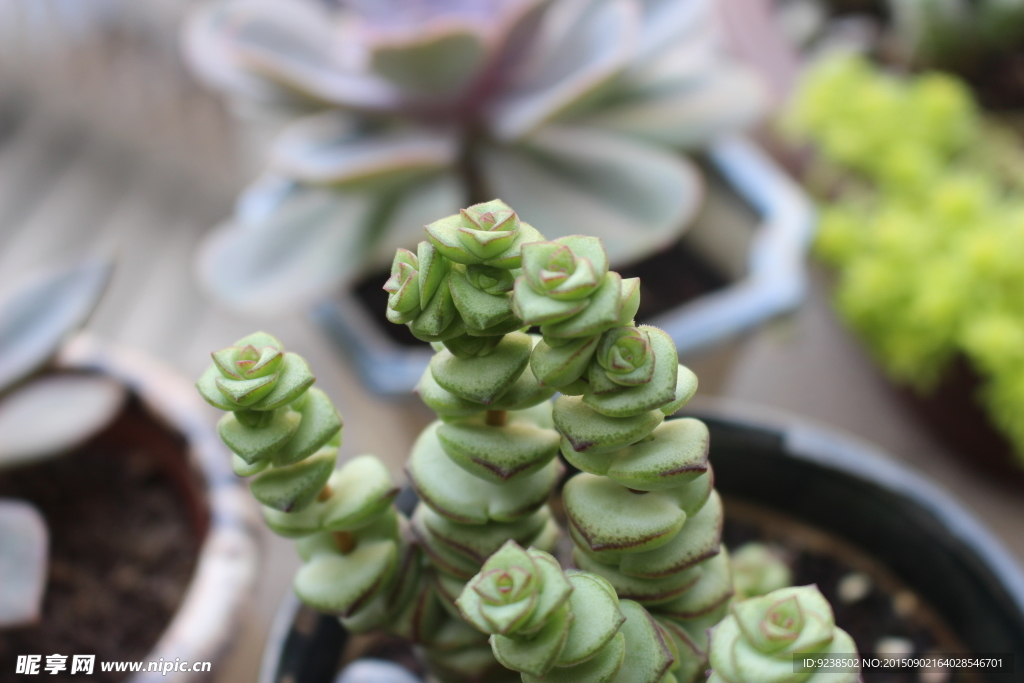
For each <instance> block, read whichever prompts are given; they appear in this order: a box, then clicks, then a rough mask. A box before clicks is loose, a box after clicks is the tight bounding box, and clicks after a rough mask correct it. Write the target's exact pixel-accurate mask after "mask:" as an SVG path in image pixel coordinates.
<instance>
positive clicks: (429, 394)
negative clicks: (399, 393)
mask: <svg viewBox="0 0 1024 683" xmlns="http://www.w3.org/2000/svg"><path fill="white" fill-rule="evenodd" d="M415 391H416V393H417V394H418V395H419V397H420V398H421V399H422V400H423V402H424V403H425V404H427V407H428V408H430V409H431V410H433V411H434V412H435V413H437V414H438V416H439V417H440V418H441V419H442V420H452V419H455V418H459V417H469V416H471V415H476V414H477V413H480V412H482V411H484V410H485V409H486V406H483V405H481V404H479V403H476V402H474V401H467V400H466V399H464V398H459V397H458V396H456V395H455V394H453V393H452V392H450V391H447V390H446V389H444V388H442V387H441V385H439V384H438V383H437V381H435V380H434V373H432V372H431V371H430V368H429V367H427V368H424V370H423V374H422V375H420V381H419V384H417V385H416V389H415Z"/></svg>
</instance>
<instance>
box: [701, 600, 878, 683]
mask: <svg viewBox="0 0 1024 683" xmlns="http://www.w3.org/2000/svg"><path fill="white" fill-rule="evenodd" d="M856 652H857V646H856V645H855V644H854V642H853V638H851V637H850V635H849V634H848V633H847V632H846V631H844V630H842V629H841V628H838V627H837V626H836V623H835V618H834V617H833V615H832V607H831V606H830V605H829V604H828V600H826V599H825V596H823V595H822V594H821V591H819V590H818V588H817V586H797V587H793V588H782V589H779V590H776V591H774V592H772V593H769V594H768V595H764V596H761V597H756V598H750V599H749V600H743V601H741V602H736V603H734V604H733V605H732V606H731V607H730V609H729V616H727V617H726V618H725V619H723V620H722V622H721V623H720V624H718V626H716V627H715V628H714V630H713V631H712V634H711V666H712V668H713V669H714V672H713V673H712V674H711V677H710V678H709V679H708V683H781V682H782V681H828V682H829V683H856V682H857V681H859V680H860V668H859V667H857V666H850V667H847V668H845V669H844V668H842V667H838V666H834V667H829V668H828V669H827V671H819V670H818V668H816V667H815V666H803V667H800V664H801V662H800V659H801V658H795V657H794V655H796V654H800V655H818V656H823V655H832V656H835V658H836V659H837V660H843V659H852V657H853V655H854V653H856ZM811 659H812V662H811V663H812V664H813V657H812V658H811Z"/></svg>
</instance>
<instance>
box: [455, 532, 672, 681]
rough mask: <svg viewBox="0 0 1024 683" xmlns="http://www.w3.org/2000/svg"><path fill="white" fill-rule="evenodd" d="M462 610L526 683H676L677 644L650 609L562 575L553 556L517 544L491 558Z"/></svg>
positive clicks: (591, 578) (588, 577)
mask: <svg viewBox="0 0 1024 683" xmlns="http://www.w3.org/2000/svg"><path fill="white" fill-rule="evenodd" d="M457 604H458V606H459V610H460V611H461V612H462V615H463V616H464V617H465V619H466V621H468V622H469V623H471V624H472V625H473V626H475V627H476V628H478V629H480V630H481V631H484V632H485V633H490V634H491V637H490V643H491V648H492V649H493V651H494V655H495V657H497V659H498V661H499V662H501V663H502V665H503V666H505V667H506V668H508V669H511V670H513V671H518V672H520V673H521V674H522V680H523V681H524V683H533V682H539V681H547V680H551V681H588V682H591V683H602V682H604V681H613V680H628V681H661V682H664V681H675V680H676V679H675V677H674V676H673V675H672V673H671V671H672V670H673V669H676V668H678V653H676V652H674V650H673V648H672V642H673V641H672V639H671V638H670V637H669V635H668V633H667V632H666V631H665V629H664V628H663V627H662V626H659V625H658V623H657V622H656V621H655V620H654V618H653V617H651V615H650V614H648V613H647V611H646V610H644V608H643V607H641V606H640V605H639V604H637V603H635V602H633V601H631V600H621V601H620V600H619V597H618V595H616V593H615V589H614V588H612V586H611V584H609V583H608V582H607V581H606V580H605V579H603V578H601V577H600V576H598V575H596V574H592V573H590V572H584V571H578V570H572V569H570V570H569V571H567V572H563V570H562V568H561V566H560V565H559V564H558V560H556V559H555V558H554V557H552V556H551V555H549V554H548V553H545V552H543V551H540V550H536V549H534V548H530V549H529V550H523V549H522V548H521V547H519V546H518V545H517V544H516V543H515V541H508V542H507V543H506V544H505V545H503V546H502V547H501V548H500V549H499V550H498V551H497V552H496V553H494V555H492V556H491V557H490V558H488V560H487V562H486V563H484V566H483V567H482V568H481V570H480V573H479V574H477V575H476V576H474V577H473V578H472V579H471V580H470V581H469V583H467V584H466V587H465V589H463V591H462V595H461V596H460V597H459V599H458V601H457Z"/></svg>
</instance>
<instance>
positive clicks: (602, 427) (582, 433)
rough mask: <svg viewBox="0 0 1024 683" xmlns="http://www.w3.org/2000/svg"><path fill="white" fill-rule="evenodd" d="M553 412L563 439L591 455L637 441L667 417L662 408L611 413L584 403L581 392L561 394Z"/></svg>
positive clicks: (556, 425)
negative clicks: (620, 414)
mask: <svg viewBox="0 0 1024 683" xmlns="http://www.w3.org/2000/svg"><path fill="white" fill-rule="evenodd" d="M553 414H554V419H555V427H556V428H557V429H558V431H559V432H561V433H562V438H563V440H564V441H563V443H566V444H567V445H568V446H569V447H571V449H572V450H574V451H576V452H581V453H582V452H585V453H587V454H588V455H590V454H599V453H608V452H610V451H614V450H618V449H619V448H622V447H623V446H628V445H630V444H633V443H636V442H637V441H639V440H640V439H643V438H644V437H646V436H647V435H648V434H650V433H651V432H653V431H654V429H655V428H656V427H657V426H658V425H660V424H661V423H662V422H663V421H664V420H665V415H664V413H662V412H661V411H659V410H651V411H648V412H646V413H641V414H639V415H633V416H631V417H624V418H615V417H607V416H605V415H602V414H601V413H599V412H597V411H595V410H593V409H592V408H590V407H589V406H587V405H586V404H584V403H583V399H582V398H581V397H579V396H559V397H558V398H557V399H556V400H555V408H554V413H553Z"/></svg>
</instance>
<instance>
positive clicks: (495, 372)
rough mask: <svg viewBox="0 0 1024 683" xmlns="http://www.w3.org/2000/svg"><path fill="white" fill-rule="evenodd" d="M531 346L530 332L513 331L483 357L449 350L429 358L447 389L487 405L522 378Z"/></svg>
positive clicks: (438, 381) (432, 367) (441, 384)
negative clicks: (453, 352) (527, 333)
mask: <svg viewBox="0 0 1024 683" xmlns="http://www.w3.org/2000/svg"><path fill="white" fill-rule="evenodd" d="M532 349H533V343H532V342H531V340H530V337H529V335H526V334H523V333H522V332H513V333H512V334H508V335H506V336H505V337H504V338H503V339H502V340H501V341H500V342H499V343H498V345H497V347H495V349H494V351H493V352H492V353H491V354H490V355H488V356H484V357H482V358H456V357H455V356H454V355H452V353H451V352H450V351H447V350H445V351H440V352H438V353H437V354H435V355H434V357H433V358H431V359H430V371H431V372H432V373H433V375H434V380H435V381H436V382H437V383H438V384H439V385H440V386H441V387H442V388H444V389H445V390H446V391H450V392H451V393H453V394H455V395H456V396H458V397H460V398H464V399H467V400H470V401H476V402H478V403H482V404H484V405H485V406H486V405H489V404H490V403H492V402H493V401H494V399H496V398H498V397H499V396H500V395H501V394H503V393H504V392H505V391H506V390H507V389H508V388H509V387H511V386H512V384H513V383H514V382H515V381H516V380H517V379H519V376H520V375H521V374H522V373H523V370H525V369H526V366H527V364H528V363H529V362H530V351H531V350H532Z"/></svg>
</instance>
